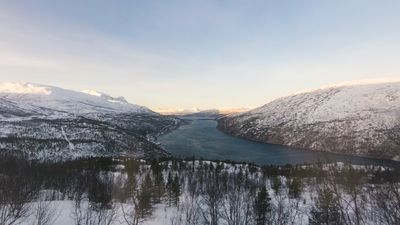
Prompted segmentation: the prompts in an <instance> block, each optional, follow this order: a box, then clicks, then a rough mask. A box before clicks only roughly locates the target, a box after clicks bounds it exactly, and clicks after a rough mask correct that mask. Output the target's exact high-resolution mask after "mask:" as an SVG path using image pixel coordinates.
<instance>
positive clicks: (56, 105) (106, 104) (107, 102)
mask: <svg viewBox="0 0 400 225" xmlns="http://www.w3.org/2000/svg"><path fill="white" fill-rule="evenodd" d="M0 99H1V100H3V101H2V102H3V103H4V104H8V105H10V104H11V105H12V106H13V107H15V106H17V108H18V109H19V110H23V111H25V112H29V113H31V114H42V115H46V116H49V115H52V114H53V115H54V114H60V113H61V114H73V115H85V114H107V113H154V112H152V111H151V110H149V109H148V108H146V107H143V106H139V105H135V104H130V103H128V102H127V101H126V100H125V99H124V98H123V97H119V98H113V97H111V96H109V95H107V94H103V93H100V92H95V91H87V93H83V92H76V91H71V90H66V89H62V88H58V87H52V86H46V85H39V84H31V83H25V84H22V83H0ZM0 104H1V102H0Z"/></svg>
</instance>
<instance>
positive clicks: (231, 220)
mask: <svg viewBox="0 0 400 225" xmlns="http://www.w3.org/2000/svg"><path fill="white" fill-rule="evenodd" d="M242 184H243V179H242V176H241V175H238V176H236V175H234V176H232V177H231V179H230V180H229V182H228V188H227V193H226V194H224V198H223V202H222V204H221V205H222V206H221V218H222V219H223V220H224V221H225V222H226V223H227V224H228V225H248V224H252V211H253V205H254V195H255V193H252V192H251V191H250V190H249V189H248V188H246V187H244V186H242Z"/></svg>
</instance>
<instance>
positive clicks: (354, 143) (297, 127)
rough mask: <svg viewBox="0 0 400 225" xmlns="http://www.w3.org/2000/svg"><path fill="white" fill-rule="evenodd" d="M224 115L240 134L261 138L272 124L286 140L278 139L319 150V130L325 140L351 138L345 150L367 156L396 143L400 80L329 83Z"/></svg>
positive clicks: (321, 142) (395, 155)
mask: <svg viewBox="0 0 400 225" xmlns="http://www.w3.org/2000/svg"><path fill="white" fill-rule="evenodd" d="M224 119H225V120H226V121H227V122H226V124H229V125H228V126H230V127H231V128H230V129H233V130H235V132H236V133H237V134H239V136H241V135H243V136H245V137H246V134H250V137H251V138H254V139H258V140H260V139H261V141H264V140H265V139H263V138H264V137H265V136H264V137H262V136H263V135H265V134H264V133H263V132H268V130H271V128H272V129H276V130H279V132H283V133H279V134H278V135H280V136H282V137H284V140H283V141H279V143H276V144H284V145H291V146H296V147H300V148H307V149H317V150H322V151H323V150H326V149H325V148H326V145H325V143H324V139H320V140H316V141H313V140H312V137H313V136H315V134H319V135H321V138H325V137H327V139H326V140H327V141H328V142H331V141H332V140H338V143H340V142H341V143H345V142H349V143H347V144H348V145H346V146H342V147H340V148H342V149H344V148H346V151H347V150H348V151H350V150H352V149H355V150H354V152H353V153H354V154H357V155H368V152H369V151H371V149H379V148H380V147H379V146H395V145H396V142H395V141H393V140H394V139H396V138H395V136H393V135H398V133H396V129H398V127H400V82H387V80H381V81H377V80H374V81H359V82H350V83H347V84H340V85H333V86H330V87H327V88H321V89H317V90H315V91H312V92H304V93H301V94H296V95H291V96H287V97H283V98H279V99H277V100H274V101H272V102H270V103H268V104H266V105H264V106H262V107H259V108H257V109H254V110H251V111H248V112H245V113H240V114H235V115H231V116H228V117H226V118H224ZM222 122H223V121H222ZM275 133H276V132H275ZM272 136H273V135H272ZM344 138H345V140H344ZM266 139H267V138H266ZM350 142H351V143H350ZM304 143H306V144H304ZM397 145H398V144H397ZM322 146H325V147H322ZM363 146H364V147H363ZM338 148H339V147H338ZM328 150H329V149H328ZM390 151H392V152H391V153H388V155H386V156H385V157H386V158H388V157H390V158H392V159H399V157H400V152H398V151H397V152H396V151H395V150H392V149H391V150H390Z"/></svg>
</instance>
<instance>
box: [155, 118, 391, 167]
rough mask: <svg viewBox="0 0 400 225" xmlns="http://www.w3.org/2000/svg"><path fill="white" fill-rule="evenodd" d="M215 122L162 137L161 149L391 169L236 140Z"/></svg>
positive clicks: (227, 157) (280, 162)
mask: <svg viewBox="0 0 400 225" xmlns="http://www.w3.org/2000/svg"><path fill="white" fill-rule="evenodd" d="M216 126H217V122H216V121H215V120H199V119H193V120H192V122H191V123H190V124H189V125H185V126H182V127H180V128H178V129H177V130H174V131H172V132H170V133H168V134H165V135H163V136H161V137H159V139H158V141H159V142H160V143H161V145H162V146H163V147H164V148H165V149H166V150H167V151H169V152H170V153H171V154H172V155H174V156H176V157H192V156H194V157H196V158H203V159H209V160H233V161H238V162H242V161H245V162H252V163H256V164H259V165H270V164H272V165H285V164H303V163H315V162H351V163H353V164H374V165H389V164H390V165H391V164H397V163H395V162H394V161H390V160H378V159H370V158H363V157H356V156H347V155H339V154H333V153H326V152H315V151H305V150H298V149H293V148H290V147H285V146H281V145H273V144H264V143H259V142H254V141H249V140H245V139H241V138H236V137H233V136H230V135H227V134H225V133H223V132H221V131H219V130H218V129H216Z"/></svg>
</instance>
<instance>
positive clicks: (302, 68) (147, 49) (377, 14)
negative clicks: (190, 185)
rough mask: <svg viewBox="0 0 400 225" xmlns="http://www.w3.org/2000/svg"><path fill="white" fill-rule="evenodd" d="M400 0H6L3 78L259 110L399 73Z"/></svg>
mask: <svg viewBox="0 0 400 225" xmlns="http://www.w3.org/2000/svg"><path fill="white" fill-rule="evenodd" d="M399 9H400V2H393V1H380V2H376V1H362V4H361V3H360V1H337V2H319V1H290V2H285V3H282V2H270V1H267V2H264V1H254V2H252V4H248V3H247V4H246V2H243V1H230V2H225V1H222V2H215V1H202V2H191V3H188V2H184V1H178V0H174V1H169V2H162V1H156V2H151V3H150V2H147V1H126V2H124V4H122V3H120V4H113V3H111V2H108V1H88V2H80V4H77V3H76V2H74V1H57V2H53V1H40V2H35V3H33V2H29V1H22V2H21V1H19V2H11V1H9V2H2V3H0V49H2V51H1V52H0V78H1V79H0V80H1V81H10V82H23V83H25V82H28V83H37V84H44V85H51V86H56V87H62V88H65V89H71V90H77V91H81V90H86V89H90V90H96V91H100V92H103V93H107V94H110V95H112V96H124V97H125V98H126V99H127V100H128V101H129V102H131V103H134V104H139V105H143V106H146V107H149V108H150V109H152V110H155V111H157V110H163V109H175V110H177V109H201V110H206V109H221V108H226V109H229V108H248V109H250V108H255V107H258V106H262V105H264V104H266V103H268V102H270V101H272V100H274V99H277V98H279V97H283V96H287V95H291V94H293V93H298V92H301V91H305V90H313V89H316V88H320V87H323V86H327V85H332V84H337V83H342V82H347V81H351V80H366V79H367V80H368V79H382V78H383V77H389V78H392V79H400V66H399V65H398V62H397V60H396V59H399V58H400V41H399V40H400V30H399V29H396V28H397V27H399V26H400V15H399V14H398V10H399Z"/></svg>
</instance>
